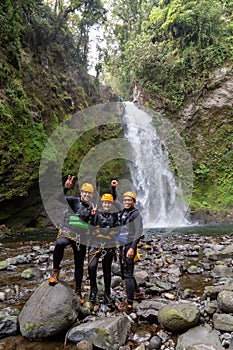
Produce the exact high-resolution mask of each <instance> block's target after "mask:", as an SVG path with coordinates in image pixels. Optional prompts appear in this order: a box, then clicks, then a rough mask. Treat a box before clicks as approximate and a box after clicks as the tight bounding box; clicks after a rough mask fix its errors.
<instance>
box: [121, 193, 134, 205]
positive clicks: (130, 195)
mask: <svg viewBox="0 0 233 350" xmlns="http://www.w3.org/2000/svg"><path fill="white" fill-rule="evenodd" d="M126 196H128V197H131V198H133V200H134V202H135V203H136V199H137V196H136V194H135V193H133V192H131V191H129V192H125V193H124V194H123V197H126Z"/></svg>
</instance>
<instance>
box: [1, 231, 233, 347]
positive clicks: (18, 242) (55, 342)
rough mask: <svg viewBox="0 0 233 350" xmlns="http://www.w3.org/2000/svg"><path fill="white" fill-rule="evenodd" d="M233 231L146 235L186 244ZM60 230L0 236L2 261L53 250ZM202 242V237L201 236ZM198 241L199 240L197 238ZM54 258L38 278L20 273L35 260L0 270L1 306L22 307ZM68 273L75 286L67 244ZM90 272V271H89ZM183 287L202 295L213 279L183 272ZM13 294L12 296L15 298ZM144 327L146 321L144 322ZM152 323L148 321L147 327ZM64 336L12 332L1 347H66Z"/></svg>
mask: <svg viewBox="0 0 233 350" xmlns="http://www.w3.org/2000/svg"><path fill="white" fill-rule="evenodd" d="M231 233H233V224H232V225H229V224H228V225H222V224H221V225H208V226H207V225H204V226H188V227H182V228H179V229H176V230H174V231H173V232H172V233H166V230H164V229H150V230H146V232H145V236H146V237H147V236H150V235H156V236H160V237H161V238H163V237H167V238H168V237H169V239H168V242H169V241H170V242H171V243H174V242H176V243H177V244H180V245H182V244H185V238H184V240H183V239H182V236H183V235H184V237H185V236H186V237H187V235H189V234H190V236H192V237H193V235H194V237H195V235H197V237H202V236H203V237H213V238H214V237H215V238H216V237H217V238H218V239H219V240H220V241H221V236H222V235H228V234H231ZM55 237H56V233H54V232H51V233H46V234H41V233H32V234H30V235H26V234H24V235H17V236H8V237H6V238H4V239H1V240H0V261H2V260H5V259H6V258H10V257H15V256H18V255H20V254H26V253H28V254H29V255H30V254H32V256H33V254H35V252H36V250H37V249H43V250H44V251H45V253H46V251H47V253H48V251H49V247H50V246H51V245H52V244H54V242H55ZM197 243H198V239H197ZM194 244H196V243H195V240H194ZM48 254H49V255H50V258H49V260H48V261H45V262H43V263H40V264H39V267H40V269H39V270H40V274H39V275H38V278H37V280H35V279H34V280H25V279H23V278H22V277H21V275H20V273H21V272H22V271H23V270H25V269H27V268H29V267H31V268H34V267H36V266H35V263H34V262H33V263H27V264H19V265H17V269H16V270H12V271H9V270H7V271H6V270H4V271H0V292H5V293H6V294H7V300H4V301H2V302H0V307H1V309H3V308H6V307H15V308H18V309H22V307H23V305H24V303H25V302H26V301H27V299H28V298H29V297H30V295H31V293H32V291H33V290H34V289H35V287H36V286H37V285H39V284H40V283H42V282H43V281H44V280H45V279H47V278H48V276H49V271H50V269H51V265H52V254H51V252H50V253H48ZM198 258H199V257H194V258H193V259H192V257H191V258H190V257H189V260H190V264H191V263H192V262H193V261H194V262H197V261H198ZM62 265H63V270H64V275H63V278H64V279H66V280H67V281H68V283H69V284H70V285H71V286H72V284H73V253H72V250H71V249H69V248H67V249H66V251H65V255H64V259H63V262H62ZM85 274H86V272H85ZM179 283H180V288H183V289H185V288H190V289H192V290H193V291H194V292H195V293H196V294H197V295H201V294H202V292H203V290H204V287H205V286H206V285H210V284H212V281H211V280H210V279H208V278H205V276H203V275H201V274H200V275H196V276H195V278H193V277H192V276H190V275H183V276H182V278H181V279H180V282H179ZM85 284H86V285H87V284H88V280H87V277H86V275H85V276H84V285H85ZM11 294H12V298H11ZM140 327H142V325H140ZM146 327H148V325H145V328H146ZM64 339H65V334H60V335H59V336H54V337H52V338H51V339H46V340H43V341H30V340H27V339H25V338H23V337H22V336H21V335H17V336H12V337H8V338H3V339H0V350H3V349H4V350H5V349H7V350H47V349H53V350H62V349H64ZM75 348H76V345H75V344H71V343H69V344H67V346H66V347H65V349H67V350H72V349H75Z"/></svg>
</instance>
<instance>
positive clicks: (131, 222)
mask: <svg viewBox="0 0 233 350" xmlns="http://www.w3.org/2000/svg"><path fill="white" fill-rule="evenodd" d="M118 221H119V222H120V227H119V235H118V236H117V240H118V241H119V242H120V243H121V244H128V243H131V247H132V248H134V249H135V250H136V248H137V244H138V242H139V239H140V237H141V235H142V230H143V227H142V218H141V215H140V213H139V211H138V209H137V208H135V207H131V208H130V209H125V208H124V209H123V210H122V211H120V212H119V213H118Z"/></svg>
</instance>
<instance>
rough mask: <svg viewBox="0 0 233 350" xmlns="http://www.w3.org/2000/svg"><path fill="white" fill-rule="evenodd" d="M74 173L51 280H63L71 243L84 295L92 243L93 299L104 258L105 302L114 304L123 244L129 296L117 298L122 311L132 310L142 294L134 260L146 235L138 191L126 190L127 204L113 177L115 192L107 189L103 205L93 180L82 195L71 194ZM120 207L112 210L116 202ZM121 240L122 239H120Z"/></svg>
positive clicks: (77, 284) (78, 288)
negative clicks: (115, 268)
mask: <svg viewBox="0 0 233 350" xmlns="http://www.w3.org/2000/svg"><path fill="white" fill-rule="evenodd" d="M73 180H74V177H73V176H70V175H69V176H68V179H67V181H66V182H65V186H64V191H63V193H61V194H60V196H59V198H58V199H59V200H60V201H61V202H63V203H68V204H69V209H68V211H67V212H66V213H65V216H64V222H63V225H62V228H61V229H60V230H59V232H58V236H57V239H56V245H55V249H54V253H53V270H52V273H51V276H50V278H49V284H50V285H55V284H56V283H57V282H58V281H59V271H60V263H61V261H62V259H63V255H64V250H65V247H66V246H68V245H71V246H72V248H73V252H74V266H75V272H74V275H75V276H74V277H75V293H76V294H77V295H78V296H79V297H80V301H81V302H82V301H83V299H82V295H81V284H82V279H83V271H84V260H85V256H86V249H87V247H88V274H89V278H90V298H89V300H90V302H92V303H95V302H96V298H97V293H98V289H97V281H96V278H97V267H98V262H99V260H102V268H103V275H104V302H105V304H106V305H108V306H112V305H113V301H112V299H111V268H112V262H113V259H114V258H115V257H116V246H117V245H118V246H119V261H120V266H121V274H122V278H123V279H125V284H126V295H127V300H126V301H125V302H121V301H117V302H116V304H115V306H116V307H117V308H118V310H119V311H126V312H130V311H131V310H132V309H133V300H134V298H135V299H137V298H138V297H140V296H141V293H140V290H139V288H138V286H137V283H136V280H135V278H134V264H135V259H136V256H137V245H138V243H139V240H140V237H141V236H142V230H143V226H142V218H141V215H140V213H139V210H138V209H136V208H135V206H134V205H135V203H136V195H135V193H133V192H130V191H129V192H125V193H124V195H123V204H121V202H120V201H119V200H118V199H116V186H117V184H118V183H117V181H116V180H113V181H112V183H111V184H112V194H110V193H105V194H103V195H102V197H101V203H102V207H101V209H100V210H97V206H94V205H93V204H91V200H92V198H93V195H94V187H93V185H92V184H89V183H84V184H83V185H82V186H81V188H80V197H76V196H67V195H66V194H67V191H68V190H69V189H71V188H72V187H73ZM113 203H114V205H115V207H116V209H117V211H115V212H114V211H112V205H113ZM116 242H118V243H116Z"/></svg>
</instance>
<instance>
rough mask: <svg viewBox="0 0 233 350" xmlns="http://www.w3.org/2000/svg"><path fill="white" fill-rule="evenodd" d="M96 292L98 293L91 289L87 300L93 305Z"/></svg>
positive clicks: (95, 288)
mask: <svg viewBox="0 0 233 350" xmlns="http://www.w3.org/2000/svg"><path fill="white" fill-rule="evenodd" d="M97 292H98V289H97V287H94V288H91V291H90V298H89V300H90V302H91V303H93V304H95V303H96V297H97Z"/></svg>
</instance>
